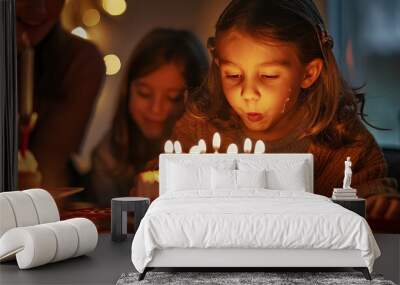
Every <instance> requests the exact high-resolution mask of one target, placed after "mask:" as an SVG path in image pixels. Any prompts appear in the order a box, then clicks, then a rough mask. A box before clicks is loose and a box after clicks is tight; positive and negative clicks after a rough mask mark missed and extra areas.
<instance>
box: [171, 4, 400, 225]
mask: <svg viewBox="0 0 400 285" xmlns="http://www.w3.org/2000/svg"><path fill="white" fill-rule="evenodd" d="M208 47H209V49H210V52H211V54H212V57H213V60H212V64H211V67H210V70H209V75H208V80H207V82H206V84H204V86H203V88H202V89H201V90H200V92H199V93H197V94H195V96H191V99H190V100H189V102H188V103H189V104H188V110H187V112H186V113H185V114H184V116H183V117H182V118H181V119H180V120H179V121H178V122H177V124H176V126H175V128H174V132H173V135H172V137H173V139H174V140H179V141H180V142H181V143H182V146H183V150H184V152H188V150H189V148H190V147H191V146H193V145H196V144H197V142H198V140H199V139H201V138H202V139H204V140H205V141H206V142H207V143H208V144H209V145H208V147H207V149H208V150H209V151H211V152H212V151H213V150H212V147H211V141H212V135H213V134H214V132H216V131H218V132H219V133H220V134H221V137H222V145H221V148H220V152H225V151H226V148H227V146H228V145H229V144H231V143H235V144H236V145H238V146H240V147H241V146H242V145H243V141H244V140H245V138H246V137H248V138H250V139H252V141H253V142H255V141H256V140H262V141H263V142H264V143H265V145H266V151H267V152H269V153H307V152H308V153H312V154H313V155H314V177H315V181H314V192H315V193H316V194H321V195H325V196H331V194H332V190H333V188H334V187H341V186H342V181H343V161H345V160H346V157H348V156H350V157H351V160H352V163H353V165H352V170H353V177H352V187H353V188H356V189H357V190H358V195H359V196H360V197H365V198H366V199H367V210H368V214H369V215H370V216H371V217H375V218H386V219H392V218H397V219H398V218H399V217H400V202H399V196H398V192H397V191H396V187H397V184H396V180H394V179H391V178H388V177H386V176H387V166H386V163H385V161H384V158H383V155H382V152H381V150H380V148H379V146H378V145H377V143H376V141H375V139H374V138H373V136H372V135H371V134H370V133H369V132H368V130H367V129H366V128H365V126H364V125H363V124H362V122H361V121H360V118H359V116H358V113H357V103H358V101H360V100H363V94H359V93H357V92H356V91H355V90H353V89H351V88H350V87H349V86H348V85H347V84H346V82H345V81H344V80H343V78H342V76H341V74H340V72H339V69H338V66H337V64H336V60H335V58H334V55H333V52H332V47H333V40H332V38H331V37H330V36H329V35H328V33H327V30H326V28H325V26H324V23H323V21H322V19H321V16H320V14H319V12H318V9H317V8H316V6H315V5H314V3H313V2H312V1H311V0H310V1H308V0H296V1H293V0H290V1H281V0H279V1H265V0H234V1H232V2H231V3H230V4H229V5H228V6H227V8H226V9H225V10H224V12H223V13H222V15H221V16H220V18H219V19H218V22H217V24H216V31H215V36H214V37H211V38H210V39H209V40H208ZM361 114H362V110H361ZM239 151H241V150H239Z"/></svg>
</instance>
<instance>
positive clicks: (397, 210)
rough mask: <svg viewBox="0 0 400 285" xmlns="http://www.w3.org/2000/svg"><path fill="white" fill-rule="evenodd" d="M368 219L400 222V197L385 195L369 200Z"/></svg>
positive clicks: (374, 196)
mask: <svg viewBox="0 0 400 285" xmlns="http://www.w3.org/2000/svg"><path fill="white" fill-rule="evenodd" d="M366 200H367V217H368V218H372V219H385V220H400V197H399V196H389V195H385V194H379V195H372V196H370V197H368V198H367V199H366Z"/></svg>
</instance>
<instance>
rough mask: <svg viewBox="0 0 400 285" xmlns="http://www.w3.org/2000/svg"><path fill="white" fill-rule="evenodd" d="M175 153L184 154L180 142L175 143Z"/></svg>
mask: <svg viewBox="0 0 400 285" xmlns="http://www.w3.org/2000/svg"><path fill="white" fill-rule="evenodd" d="M174 149H175V153H182V145H181V143H180V142H179V141H175V142H174Z"/></svg>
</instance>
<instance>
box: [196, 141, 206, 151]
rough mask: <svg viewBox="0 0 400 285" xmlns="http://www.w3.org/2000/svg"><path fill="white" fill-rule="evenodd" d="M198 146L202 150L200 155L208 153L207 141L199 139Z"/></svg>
mask: <svg viewBox="0 0 400 285" xmlns="http://www.w3.org/2000/svg"><path fill="white" fill-rule="evenodd" d="M197 145H198V146H199V148H200V153H206V152H207V144H206V141H205V140H203V139H199V142H198V143H197Z"/></svg>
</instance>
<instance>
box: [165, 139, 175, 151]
mask: <svg viewBox="0 0 400 285" xmlns="http://www.w3.org/2000/svg"><path fill="white" fill-rule="evenodd" d="M164 152H165V153H173V152H174V144H173V143H172V141H171V140H167V141H166V142H165V144H164Z"/></svg>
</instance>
